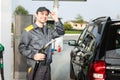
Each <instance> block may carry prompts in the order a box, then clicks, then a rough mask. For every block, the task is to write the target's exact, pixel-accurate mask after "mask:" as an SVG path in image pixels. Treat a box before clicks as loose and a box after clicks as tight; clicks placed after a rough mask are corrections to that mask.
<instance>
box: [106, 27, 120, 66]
mask: <svg viewBox="0 0 120 80" xmlns="http://www.w3.org/2000/svg"><path fill="white" fill-rule="evenodd" d="M109 35H110V36H109V39H108V41H107V42H108V43H107V47H106V48H107V49H106V54H105V60H106V62H107V63H112V64H119V61H120V25H112V27H111V28H110V33H109Z"/></svg>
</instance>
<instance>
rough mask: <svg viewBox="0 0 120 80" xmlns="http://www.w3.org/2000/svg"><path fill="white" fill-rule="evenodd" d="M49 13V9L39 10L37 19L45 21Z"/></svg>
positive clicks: (41, 21)
mask: <svg viewBox="0 0 120 80" xmlns="http://www.w3.org/2000/svg"><path fill="white" fill-rule="evenodd" d="M48 15H49V13H48V12H47V11H42V12H38V14H36V18H37V19H36V20H37V21H38V22H40V23H45V22H46V21H47V19H48Z"/></svg>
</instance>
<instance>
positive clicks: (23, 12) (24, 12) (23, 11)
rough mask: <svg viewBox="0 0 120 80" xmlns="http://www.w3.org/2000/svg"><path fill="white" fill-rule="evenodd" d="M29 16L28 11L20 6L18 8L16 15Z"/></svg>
mask: <svg viewBox="0 0 120 80" xmlns="http://www.w3.org/2000/svg"><path fill="white" fill-rule="evenodd" d="M28 14H29V13H28V11H27V10H26V9H25V8H24V7H22V6H20V5H19V6H18V7H16V9H15V11H14V15H28Z"/></svg>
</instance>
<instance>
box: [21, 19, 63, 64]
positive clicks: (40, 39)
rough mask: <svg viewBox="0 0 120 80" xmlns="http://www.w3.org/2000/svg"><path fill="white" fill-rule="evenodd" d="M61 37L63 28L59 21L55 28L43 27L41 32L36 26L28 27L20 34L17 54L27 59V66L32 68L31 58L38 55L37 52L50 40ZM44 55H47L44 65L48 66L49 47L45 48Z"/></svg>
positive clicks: (32, 61)
mask: <svg viewBox="0 0 120 80" xmlns="http://www.w3.org/2000/svg"><path fill="white" fill-rule="evenodd" d="M62 35H64V27H63V24H62V23H61V22H60V21H59V22H56V23H55V28H48V27H47V26H44V27H43V30H42V29H40V28H39V27H38V26H37V25H36V24H33V25H30V26H28V27H26V28H25V29H24V30H23V32H22V35H21V40H20V44H19V52H20V53H21V54H22V55H24V56H25V57H27V64H28V65H30V66H34V65H35V61H34V59H33V57H34V55H35V53H38V51H39V50H40V49H41V48H42V47H43V46H44V45H45V44H47V43H48V42H49V41H51V40H52V39H54V38H56V37H60V36H62ZM45 53H46V55H47V58H46V63H48V64H50V63H51V62H52V54H51V46H49V47H47V49H46V50H45Z"/></svg>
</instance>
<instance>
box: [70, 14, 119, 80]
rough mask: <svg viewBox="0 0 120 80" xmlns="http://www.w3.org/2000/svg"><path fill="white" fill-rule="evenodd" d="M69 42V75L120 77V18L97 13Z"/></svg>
mask: <svg viewBox="0 0 120 80" xmlns="http://www.w3.org/2000/svg"><path fill="white" fill-rule="evenodd" d="M68 45H70V46H74V48H73V49H72V50H71V53H70V78H71V79H75V80H120V20H115V19H111V17H109V16H103V17H98V18H96V19H94V20H92V21H90V22H89V23H88V25H87V26H86V27H85V29H84V30H83V31H82V33H81V34H80V36H79V38H78V40H69V41H68Z"/></svg>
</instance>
